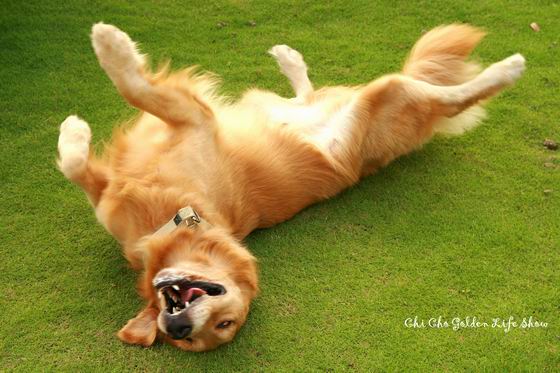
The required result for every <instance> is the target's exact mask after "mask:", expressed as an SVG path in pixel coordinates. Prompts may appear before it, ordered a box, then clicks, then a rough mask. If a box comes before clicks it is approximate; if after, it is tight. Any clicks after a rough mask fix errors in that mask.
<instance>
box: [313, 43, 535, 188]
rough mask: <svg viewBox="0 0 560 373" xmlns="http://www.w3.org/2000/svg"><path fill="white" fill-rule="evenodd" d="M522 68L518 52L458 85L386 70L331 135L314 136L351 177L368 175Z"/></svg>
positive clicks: (336, 121)
mask: <svg viewBox="0 0 560 373" xmlns="http://www.w3.org/2000/svg"><path fill="white" fill-rule="evenodd" d="M524 69H525V60H524V58H523V57H522V56H521V55H518V54H517V55H514V56H511V57H509V58H506V59H505V60H503V61H501V62H498V63H495V64H493V65H491V66H490V67H488V68H487V69H486V70H484V71H483V72H482V73H481V74H479V75H478V76H476V77H475V78H474V79H472V80H470V81H468V82H466V83H463V84H460V85H456V86H437V85H432V84H430V83H427V82H425V81H420V80H416V79H414V78H411V77H409V76H405V75H390V76H386V77H384V78H381V79H379V80H376V81H374V82H372V83H370V84H368V85H367V86H365V87H364V88H363V89H362V90H361V91H360V92H359V94H358V96H357V97H356V98H354V99H353V100H352V101H351V102H350V103H349V104H348V105H347V106H346V107H344V108H343V109H342V110H341V111H340V112H339V113H338V115H337V116H336V117H333V119H332V120H331V122H332V123H328V127H329V129H330V130H331V132H332V135H331V136H316V137H315V138H314V142H315V143H316V144H317V145H319V147H320V148H321V149H322V150H323V152H325V153H327V154H328V155H329V156H331V157H333V158H334V159H335V161H336V162H337V163H338V164H340V165H341V166H342V168H343V169H344V170H347V172H349V173H350V174H352V175H353V177H356V174H358V175H361V176H364V175H367V174H369V173H371V172H373V171H374V170H376V169H378V168H380V167H383V166H385V165H387V164H388V163H389V162H390V161H392V160H393V159H395V158H396V157H398V156H401V155H403V154H406V153H409V152H410V151H412V150H415V149H417V148H418V147H419V146H421V145H422V144H423V143H425V142H426V141H428V140H429V139H430V138H431V136H432V135H433V125H434V123H435V122H436V121H437V120H439V119H441V118H442V117H452V116H455V115H457V114H459V113H461V112H462V111H463V110H465V109H467V108H468V107H470V106H472V105H475V104H477V103H478V102H479V101H481V100H485V99H488V98H490V97H491V96H493V95H495V94H496V93H498V92H499V91H500V90H502V89H503V88H505V87H507V86H510V85H512V84H513V83H514V82H515V81H516V80H517V79H518V78H519V77H520V76H521V74H522V73H523V71H524ZM319 140H320V141H319Z"/></svg>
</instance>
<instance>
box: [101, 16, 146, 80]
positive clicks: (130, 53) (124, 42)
mask: <svg viewBox="0 0 560 373" xmlns="http://www.w3.org/2000/svg"><path fill="white" fill-rule="evenodd" d="M91 42H92V45H93V49H94V51H95V54H96V55H97V59H98V60H99V63H100V64H101V66H102V67H103V69H105V71H107V73H109V75H111V73H119V72H120V73H124V72H136V70H137V69H138V68H140V67H142V66H143V65H144V63H145V61H144V56H143V55H141V54H140V53H139V52H138V50H137V48H136V43H134V42H133V41H132V39H130V37H129V36H128V34H126V33H125V32H123V31H121V30H119V29H118V28H117V27H115V26H113V25H106V24H104V23H102V22H100V23H96V24H95V25H93V27H92V29H91Z"/></svg>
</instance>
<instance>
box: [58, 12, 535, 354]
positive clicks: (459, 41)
mask: <svg viewBox="0 0 560 373" xmlns="http://www.w3.org/2000/svg"><path fill="white" fill-rule="evenodd" d="M483 36H484V33H483V32H481V31H480V30H478V29H476V28H473V27H471V26H467V25H450V26H442V27H438V28H436V29H434V30H432V31H430V32H428V33H427V34H425V35H424V36H423V37H422V38H421V39H420V40H419V41H418V43H417V44H416V45H415V47H414V48H413V50H412V52H411V54H410V56H409V58H408V60H407V62H406V63H405V66H404V69H403V72H402V73H401V74H392V75H386V76H383V77H381V78H379V79H377V80H374V81H372V82H370V83H368V84H365V85H362V86H358V87H327V88H322V89H319V90H315V89H314V88H313V85H312V83H311V82H310V80H309V78H308V76H307V66H306V64H305V62H304V60H303V57H302V56H301V54H300V53H299V52H297V51H295V50H293V49H291V48H290V47H288V46H285V45H277V46H275V47H273V48H272V49H271V50H270V51H269V52H270V54H272V55H273V56H274V57H275V58H276V60H277V62H278V64H279V66H280V69H281V71H282V73H284V74H285V75H286V77H287V78H288V79H289V80H290V83H291V84H292V87H293V88H294V91H295V97H294V98H291V99H286V98H282V97H280V96H278V95H275V94H274V93H271V92H266V91H260V90H251V91H248V92H247V93H246V94H245V95H244V96H243V97H242V98H241V99H240V100H239V101H237V102H230V101H228V100H227V99H224V98H221V97H220V96H219V95H218V94H217V93H216V90H215V88H216V85H217V82H216V79H215V78H214V77H212V76H210V75H208V74H199V75H197V74H195V73H194V72H193V70H192V69H187V70H184V71H180V72H177V73H172V74H170V73H168V71H167V70H163V71H160V72H158V73H156V74H152V73H150V71H149V70H148V68H147V66H146V63H145V59H144V57H143V56H142V55H140V54H139V52H138V51H137V49H136V45H135V43H134V42H132V40H131V39H130V38H129V37H128V35H127V34H125V33H124V32H122V31H120V30H119V29H117V28H116V27H114V26H110V25H105V24H102V23H99V24H96V25H94V27H93V30H92V43H93V47H94V50H95V53H96V55H97V58H98V60H99V62H100V65H101V67H102V68H103V69H104V70H105V72H106V73H107V75H108V76H109V78H110V79H111V80H112V81H113V83H114V85H115V87H116V88H117V89H118V91H119V92H120V93H121V95H122V96H123V97H124V98H125V99H126V100H127V101H128V102H129V103H130V104H131V105H133V106H135V107H137V108H138V109H140V111H141V114H140V116H139V117H138V119H137V120H136V121H135V123H134V124H133V126H132V127H131V128H129V129H126V130H120V132H118V133H116V134H115V135H114V137H113V141H112V144H111V145H110V146H109V147H108V149H107V150H106V152H105V156H104V157H102V158H97V157H95V155H94V154H93V153H90V151H89V143H90V138H91V133H90V129H89V126H88V125H87V123H85V122H84V121H83V120H81V119H79V118H78V117H76V116H70V117H68V118H67V119H66V120H65V121H64V122H63V123H62V125H61V127H60V137H59V143H58V151H59V167H60V169H61V171H62V172H63V173H64V175H65V176H66V177H67V178H68V179H70V180H71V181H73V182H74V183H76V184H78V185H79V186H80V187H81V188H82V189H83V190H84V191H85V193H86V195H87V196H88V198H89V200H90V202H91V203H92V205H93V207H94V208H95V212H96V216H97V218H98V220H99V221H100V222H101V224H103V225H104V226H105V228H106V229H107V230H108V231H109V232H110V233H111V234H112V235H113V236H114V237H115V238H116V239H117V240H118V241H119V242H120V243H121V244H122V246H123V249H124V253H125V256H126V258H127V259H128V261H129V262H130V263H131V265H132V267H133V268H135V269H137V270H139V271H141V276H140V279H139V285H138V288H139V290H140V294H141V296H142V297H143V298H144V299H145V300H146V307H145V308H144V309H143V310H142V311H141V312H140V313H139V314H138V315H137V316H136V317H135V318H133V319H131V320H130V321H129V322H128V323H127V324H126V325H125V326H124V327H123V329H122V330H121V331H120V332H119V334H118V335H119V337H120V338H121V339H122V340H123V341H125V342H127V343H131V344H140V345H143V346H149V345H151V344H153V343H154V341H155V340H156V339H157V338H158V336H159V337H160V339H162V340H164V341H167V342H169V343H171V344H173V345H175V346H177V347H179V348H182V349H185V350H190V351H202V350H208V349H212V348H215V347H217V346H218V345H220V344H222V343H226V342H229V341H231V340H232V339H233V337H234V336H235V334H236V333H237V331H238V330H239V328H240V327H241V325H242V324H243V323H244V322H245V320H246V318H247V314H248V312H249V306H250V303H251V301H252V299H253V298H254V297H255V296H256V295H257V293H258V282H257V266H256V262H255V259H254V257H253V256H252V255H251V254H250V253H249V251H248V250H247V249H246V248H245V247H244V246H243V245H242V243H241V242H240V241H241V240H242V239H243V238H244V237H245V236H246V235H248V234H249V233H250V232H251V231H252V230H254V229H256V228H262V227H269V226H272V225H274V224H278V223H280V222H282V221H284V220H286V219H289V218H291V217H292V216H293V215H294V214H296V213H297V212H299V211H300V210H301V209H303V208H304V207H306V206H308V205H310V204H312V203H315V202H318V201H320V200H323V199H326V198H329V197H331V196H333V195H335V194H337V193H339V192H340V191H341V190H343V189H345V188H347V187H349V186H351V185H353V184H355V183H356V182H358V181H359V180H360V178H362V177H364V176H366V175H369V174H371V173H372V172H374V171H375V170H377V169H379V168H380V167H383V166H385V165H386V164H388V163H389V162H390V161H392V160H393V159H395V158H396V157H398V156H401V155H403V154H406V153H409V152H410V151H412V150H414V149H417V148H419V147H420V146H421V145H422V144H424V143H425V142H426V141H428V140H430V139H431V138H432V136H433V135H434V134H435V133H438V132H441V133H455V134H459V133H462V132H464V131H465V130H467V129H469V128H472V127H473V126H474V125H476V123H477V122H478V121H479V120H480V119H481V118H482V116H483V114H484V111H483V109H482V108H481V107H480V104H481V101H483V100H487V99H489V98H490V97H492V96H493V95H495V94H496V93H498V92H499V91H500V90H502V89H503V88H505V87H507V86H510V85H512V84H513V83H514V82H515V80H517V79H518V78H519V77H520V76H521V74H522V72H523V70H524V63H525V61H524V59H523V57H522V56H521V55H514V56H511V57H509V58H507V59H505V60H503V61H501V62H498V63H495V64H493V65H491V66H490V67H488V68H486V69H485V70H483V71H482V72H481V69H480V68H479V67H478V66H477V65H476V64H473V63H471V62H467V61H466V59H467V57H468V55H469V54H470V53H471V51H472V49H473V48H474V47H475V46H476V44H477V43H478V42H479V41H480V40H481V38H482V37H483ZM178 211H179V212H178Z"/></svg>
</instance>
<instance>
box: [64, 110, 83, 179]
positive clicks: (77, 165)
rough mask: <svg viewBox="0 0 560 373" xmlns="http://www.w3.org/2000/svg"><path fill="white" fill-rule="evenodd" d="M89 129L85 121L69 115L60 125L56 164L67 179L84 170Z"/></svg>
mask: <svg viewBox="0 0 560 373" xmlns="http://www.w3.org/2000/svg"><path fill="white" fill-rule="evenodd" d="M90 141H91V130H90V129H89V126H88V124H87V123H86V122H84V121H83V120H81V119H80V118H78V117H77V116H75V115H71V116H69V117H68V118H66V120H64V122H62V124H61V125H60V135H59V137H58V154H59V160H58V166H59V167H60V170H61V171H62V173H63V174H64V176H66V177H67V178H69V179H72V178H74V177H76V176H79V175H80V174H81V173H83V172H85V170H86V167H87V161H88V156H89V143H90Z"/></svg>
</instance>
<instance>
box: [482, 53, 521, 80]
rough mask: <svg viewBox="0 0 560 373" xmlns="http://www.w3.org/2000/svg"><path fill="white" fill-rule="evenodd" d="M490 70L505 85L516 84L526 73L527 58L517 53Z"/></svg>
mask: <svg viewBox="0 0 560 373" xmlns="http://www.w3.org/2000/svg"><path fill="white" fill-rule="evenodd" d="M489 70H491V72H492V73H493V75H495V77H496V78H497V79H499V80H500V82H502V83H503V84H506V85H511V84H513V83H515V82H516V81H517V80H518V79H519V78H520V77H521V75H523V72H524V71H525V58H524V57H523V56H522V55H521V54H519V53H517V54H514V55H513V56H510V57H508V58H506V59H504V60H502V61H500V62H497V63H495V64H493V65H492V66H490V67H489Z"/></svg>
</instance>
